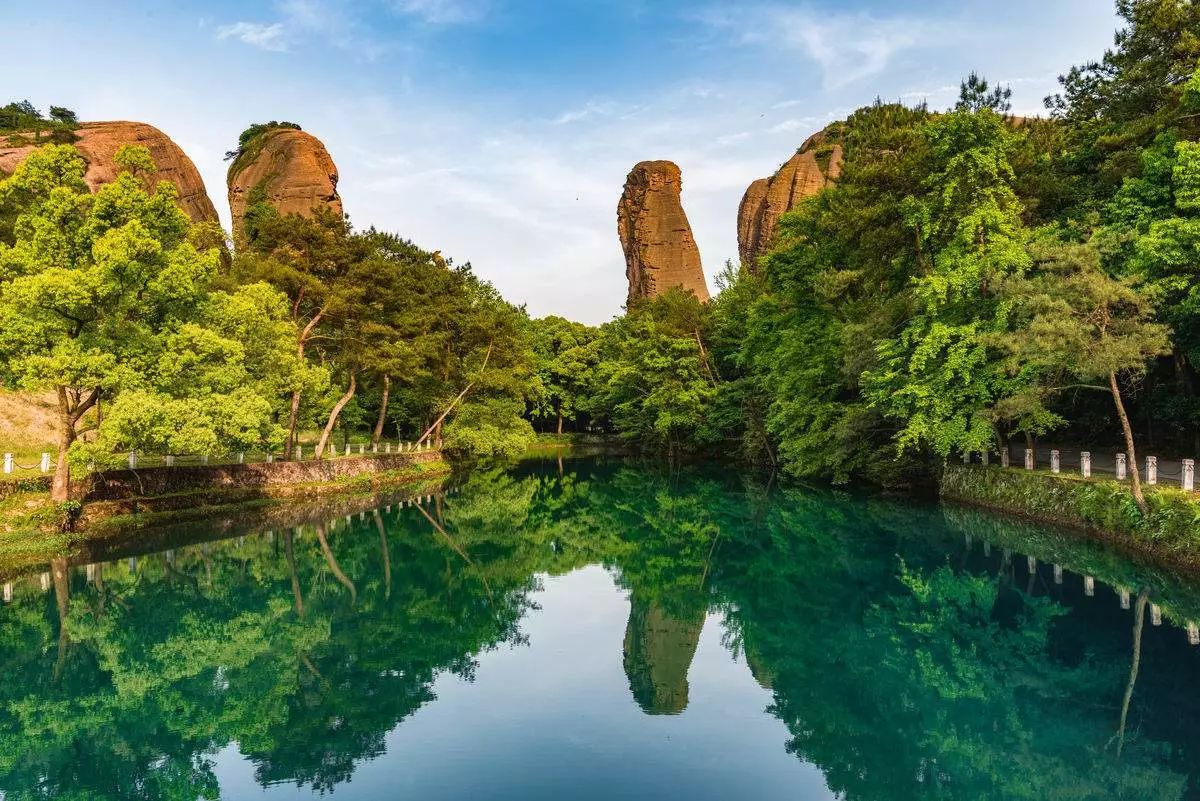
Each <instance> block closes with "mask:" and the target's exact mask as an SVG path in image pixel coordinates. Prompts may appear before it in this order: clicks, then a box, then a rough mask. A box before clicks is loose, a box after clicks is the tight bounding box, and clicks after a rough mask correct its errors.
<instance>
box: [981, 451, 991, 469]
mask: <svg viewBox="0 0 1200 801" xmlns="http://www.w3.org/2000/svg"><path fill="white" fill-rule="evenodd" d="M990 455H991V454H990V453H988V452H987V451H984V452H983V466H984V467H987V466H988V457H989V456H990Z"/></svg>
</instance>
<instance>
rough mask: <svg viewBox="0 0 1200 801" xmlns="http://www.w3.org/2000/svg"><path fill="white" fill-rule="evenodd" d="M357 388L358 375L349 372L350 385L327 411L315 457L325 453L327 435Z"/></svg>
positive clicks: (327, 440)
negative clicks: (331, 408) (326, 419)
mask: <svg viewBox="0 0 1200 801" xmlns="http://www.w3.org/2000/svg"><path fill="white" fill-rule="evenodd" d="M356 389H358V375H357V374H356V373H351V374H350V386H349V388H347V389H346V394H345V395H343V396H342V397H341V398H339V399H338V402H337V403H335V404H334V405H333V410H332V411H331V412H330V413H329V420H328V421H327V422H326V423H325V430H324V431H322V432H321V439H320V440H318V441H317V458H318V459H320V458H321V456H322V455H323V454H324V453H325V446H326V444H328V442H329V435H330V434H331V433H332V432H333V427H334V426H335V425H337V419H338V415H339V414H341V413H342V409H343V408H345V406H346V404H347V403H349V402H350V399H351V398H353V397H354V391H355V390H356Z"/></svg>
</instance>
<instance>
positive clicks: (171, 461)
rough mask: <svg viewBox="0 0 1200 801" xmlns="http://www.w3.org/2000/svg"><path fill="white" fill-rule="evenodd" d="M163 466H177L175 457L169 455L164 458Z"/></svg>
mask: <svg viewBox="0 0 1200 801" xmlns="http://www.w3.org/2000/svg"><path fill="white" fill-rule="evenodd" d="M163 464H165V465H166V466H167V467H174V466H175V457H174V456H173V455H172V454H169V453H168V454H167V455H166V456H164V457H163Z"/></svg>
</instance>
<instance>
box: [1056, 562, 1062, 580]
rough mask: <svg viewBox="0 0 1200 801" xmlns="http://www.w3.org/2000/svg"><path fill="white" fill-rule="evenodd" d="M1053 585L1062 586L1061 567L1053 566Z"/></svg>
mask: <svg viewBox="0 0 1200 801" xmlns="http://www.w3.org/2000/svg"><path fill="white" fill-rule="evenodd" d="M1054 583H1055V584H1062V565H1055V566H1054Z"/></svg>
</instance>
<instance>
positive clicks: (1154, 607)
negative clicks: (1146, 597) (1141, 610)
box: [1150, 604, 1162, 626]
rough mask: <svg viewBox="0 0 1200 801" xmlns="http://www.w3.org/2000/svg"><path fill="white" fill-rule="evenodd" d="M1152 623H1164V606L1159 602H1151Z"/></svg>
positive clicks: (1157, 624)
mask: <svg viewBox="0 0 1200 801" xmlns="http://www.w3.org/2000/svg"><path fill="white" fill-rule="evenodd" d="M1150 625H1152V626H1161V625H1162V607H1160V606H1159V605H1158V604H1150Z"/></svg>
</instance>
